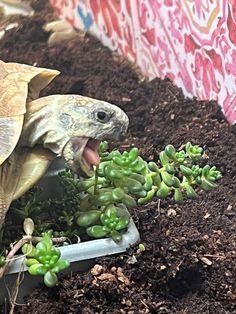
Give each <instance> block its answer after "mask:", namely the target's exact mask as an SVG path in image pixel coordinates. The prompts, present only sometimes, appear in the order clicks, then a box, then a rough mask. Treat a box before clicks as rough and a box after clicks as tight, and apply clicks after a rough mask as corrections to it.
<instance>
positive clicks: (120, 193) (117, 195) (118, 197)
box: [111, 187, 125, 203]
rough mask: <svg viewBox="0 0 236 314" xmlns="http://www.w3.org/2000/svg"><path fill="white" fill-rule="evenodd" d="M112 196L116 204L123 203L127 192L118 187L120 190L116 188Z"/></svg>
mask: <svg viewBox="0 0 236 314" xmlns="http://www.w3.org/2000/svg"><path fill="white" fill-rule="evenodd" d="M111 195H112V200H113V201H114V202H121V203H122V200H123V198H124V196H125V192H124V190H123V189H122V188H121V187H118V188H115V189H113V190H112V192H111Z"/></svg>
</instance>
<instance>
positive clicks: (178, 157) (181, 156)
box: [175, 150, 186, 164]
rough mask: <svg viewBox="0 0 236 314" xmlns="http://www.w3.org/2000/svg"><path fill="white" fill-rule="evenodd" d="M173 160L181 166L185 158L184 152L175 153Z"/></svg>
mask: <svg viewBox="0 0 236 314" xmlns="http://www.w3.org/2000/svg"><path fill="white" fill-rule="evenodd" d="M175 158H176V161H177V162H178V163H179V164H182V163H183V162H184V161H185V158H186V154H185V151H184V150H181V151H179V152H176V153H175Z"/></svg>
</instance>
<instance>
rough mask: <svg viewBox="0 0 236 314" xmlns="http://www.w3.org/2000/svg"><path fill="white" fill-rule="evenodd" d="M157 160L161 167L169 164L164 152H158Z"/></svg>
mask: <svg viewBox="0 0 236 314" xmlns="http://www.w3.org/2000/svg"><path fill="white" fill-rule="evenodd" d="M159 159H160V162H161V164H162V166H165V165H167V164H168V163H169V158H168V156H167V155H166V152H165V151H162V152H160V154H159Z"/></svg>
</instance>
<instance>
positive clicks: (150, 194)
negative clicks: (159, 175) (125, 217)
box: [138, 188, 156, 204]
mask: <svg viewBox="0 0 236 314" xmlns="http://www.w3.org/2000/svg"><path fill="white" fill-rule="evenodd" d="M155 193H156V189H155V188H153V189H152V190H150V191H148V192H147V195H146V196H145V197H141V198H139V199H138V204H146V203H148V202H149V201H151V200H152V198H153V197H154V196H155Z"/></svg>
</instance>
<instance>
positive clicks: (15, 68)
mask: <svg viewBox="0 0 236 314" xmlns="http://www.w3.org/2000/svg"><path fill="white" fill-rule="evenodd" d="M59 73H60V72H59V71H57V70H51V69H47V68H40V67H34V66H31V65H26V64H19V63H11V62H7V63H5V62H3V61H0V228H1V225H2V224H3V223H4V220H5V215H6V213H7V211H8V208H9V206H10V204H11V202H12V201H13V200H15V199H17V198H19V197H20V196H22V195H23V194H24V193H25V192H26V191H27V190H29V189H30V188H31V187H32V186H33V185H34V184H36V183H37V182H38V181H39V179H40V178H41V177H42V176H43V175H44V174H45V172H46V171H47V169H48V167H49V165H50V163H51V162H52V161H53V160H54V159H55V158H56V157H58V156H59V157H60V156H61V157H62V158H63V159H64V160H65V163H66V164H67V165H68V167H69V168H70V169H71V171H73V173H75V174H81V173H82V174H83V175H86V176H91V175H92V174H93V166H94V165H98V164H99V156H98V153H97V149H98V146H99V143H100V141H101V140H105V139H106V140H111V139H113V140H119V139H121V138H123V137H124V135H125V133H126V131H127V128H128V124H129V120H128V117H127V115H126V114H125V113H124V112H123V111H122V110H121V109H120V108H119V107H117V106H115V105H112V104H110V103H108V102H105V101H102V100H97V99H93V98H89V97H85V96H81V95H75V94H73V95H50V96H45V97H41V98H40V96H39V94H40V91H41V90H42V89H44V88H45V87H46V86H47V85H48V84H49V83H50V82H51V81H52V80H53V79H54V78H55V77H56V76H57V75H59Z"/></svg>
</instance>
